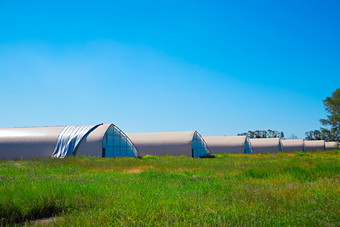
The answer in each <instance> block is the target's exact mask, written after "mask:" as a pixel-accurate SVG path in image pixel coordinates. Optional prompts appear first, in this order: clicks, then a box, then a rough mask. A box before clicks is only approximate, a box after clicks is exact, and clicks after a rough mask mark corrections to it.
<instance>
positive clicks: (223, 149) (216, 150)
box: [203, 136, 251, 154]
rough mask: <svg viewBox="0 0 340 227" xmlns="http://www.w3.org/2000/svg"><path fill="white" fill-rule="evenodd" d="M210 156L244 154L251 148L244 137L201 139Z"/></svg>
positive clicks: (206, 137)
mask: <svg viewBox="0 0 340 227" xmlns="http://www.w3.org/2000/svg"><path fill="white" fill-rule="evenodd" d="M203 139H204V140H205V142H206V143H207V145H208V147H209V151H210V153H211V154H222V153H226V154H246V153H251V148H250V145H249V142H248V139H247V137H246V136H205V137H203Z"/></svg>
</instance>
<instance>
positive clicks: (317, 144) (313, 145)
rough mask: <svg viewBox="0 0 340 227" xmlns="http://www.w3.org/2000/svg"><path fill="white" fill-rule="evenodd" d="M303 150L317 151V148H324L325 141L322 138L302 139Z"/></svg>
mask: <svg viewBox="0 0 340 227" xmlns="http://www.w3.org/2000/svg"><path fill="white" fill-rule="evenodd" d="M304 147H305V149H304V151H317V150H321V151H323V150H325V141H324V140H305V141H304Z"/></svg>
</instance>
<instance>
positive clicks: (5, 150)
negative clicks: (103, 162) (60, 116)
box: [0, 124, 137, 160]
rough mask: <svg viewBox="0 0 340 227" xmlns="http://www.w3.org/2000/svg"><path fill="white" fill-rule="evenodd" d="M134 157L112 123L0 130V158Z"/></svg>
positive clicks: (124, 138)
mask: <svg viewBox="0 0 340 227" xmlns="http://www.w3.org/2000/svg"><path fill="white" fill-rule="evenodd" d="M77 154H79V155H87V156H96V157H136V156H137V150H136V148H135V147H134V146H133V144H132V143H131V141H130V140H129V138H128V137H127V136H126V135H125V134H124V133H123V132H122V131H121V130H120V129H119V128H118V127H117V126H115V125H113V124H105V125H103V124H98V125H85V126H55V127H23V128H1V129H0V159H14V160H15V159H30V158H47V157H58V158H63V157H66V156H69V155H77Z"/></svg>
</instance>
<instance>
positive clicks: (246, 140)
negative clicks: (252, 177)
mask: <svg viewBox="0 0 340 227" xmlns="http://www.w3.org/2000/svg"><path fill="white" fill-rule="evenodd" d="M246 142H247V143H248V146H249V148H250V153H247V154H252V153H253V146H252V145H251V143H250V141H249V138H248V137H247V136H246V139H245V140H244V148H243V150H244V154H246Z"/></svg>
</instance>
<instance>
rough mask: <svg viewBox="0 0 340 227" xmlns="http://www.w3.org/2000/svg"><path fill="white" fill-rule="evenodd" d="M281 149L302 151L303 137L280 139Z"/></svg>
mask: <svg viewBox="0 0 340 227" xmlns="http://www.w3.org/2000/svg"><path fill="white" fill-rule="evenodd" d="M280 142H281V151H286V152H293V151H303V139H287V140H281V141H280Z"/></svg>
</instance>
